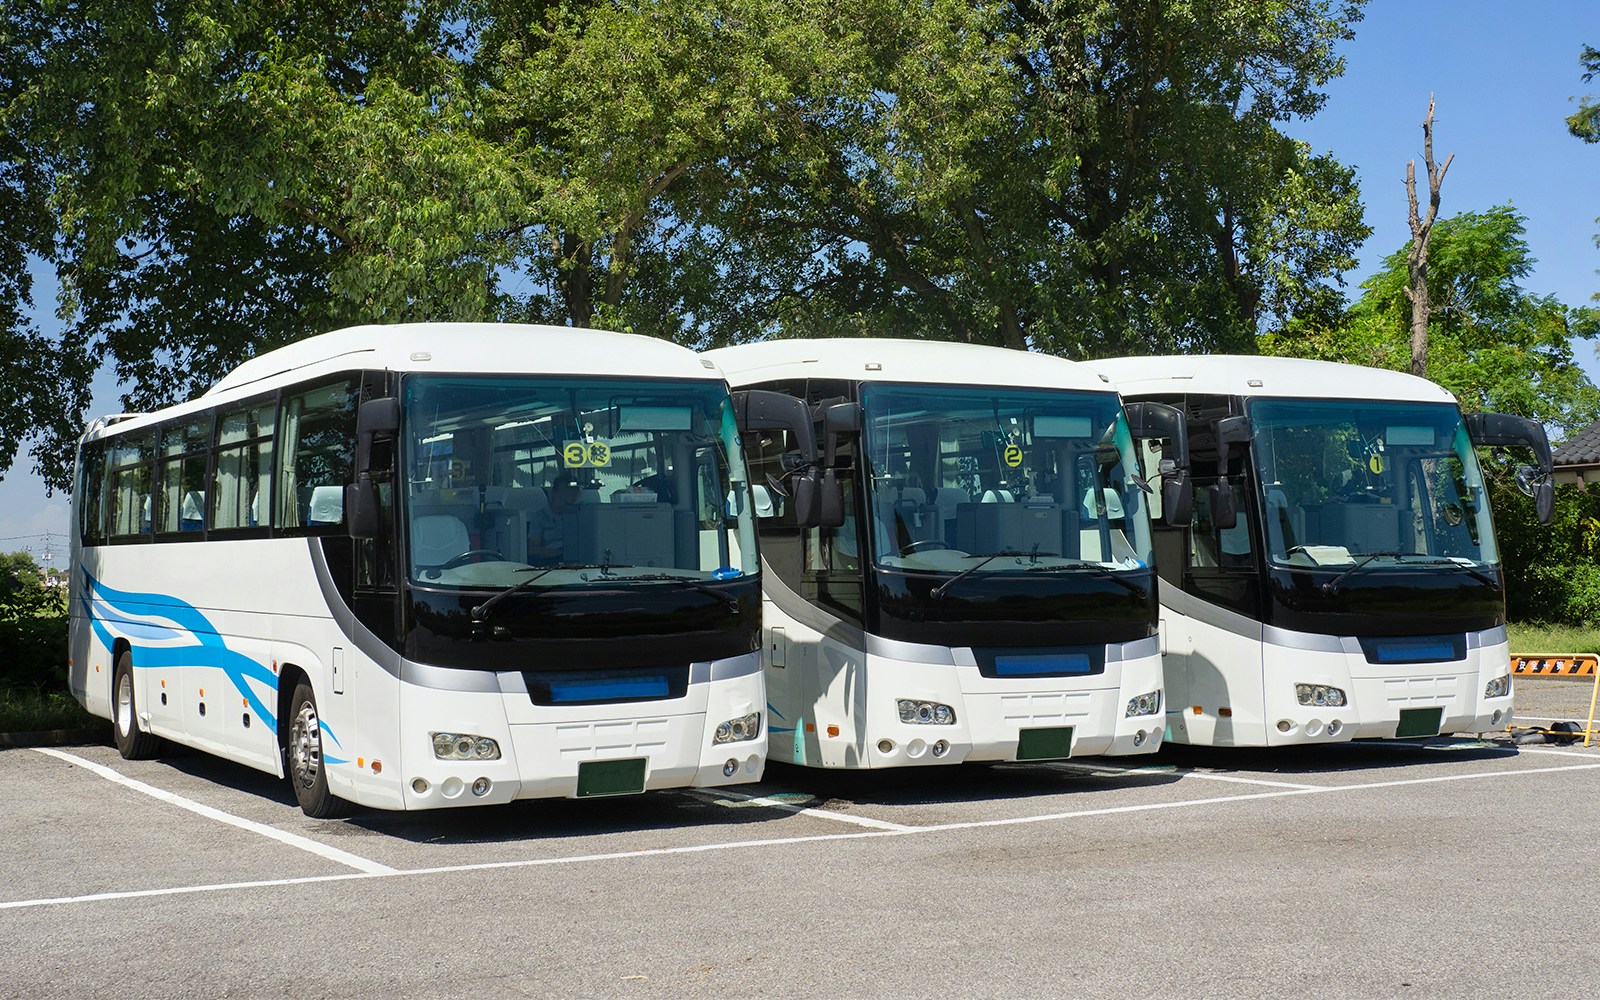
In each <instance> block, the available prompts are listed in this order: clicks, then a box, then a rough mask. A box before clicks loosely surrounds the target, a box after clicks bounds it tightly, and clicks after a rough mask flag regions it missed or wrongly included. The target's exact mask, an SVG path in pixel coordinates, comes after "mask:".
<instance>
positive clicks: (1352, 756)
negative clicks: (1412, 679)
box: [1156, 736, 1517, 775]
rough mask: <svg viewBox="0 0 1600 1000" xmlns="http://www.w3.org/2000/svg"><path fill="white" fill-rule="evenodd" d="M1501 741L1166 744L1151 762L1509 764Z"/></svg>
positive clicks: (1241, 768)
mask: <svg viewBox="0 0 1600 1000" xmlns="http://www.w3.org/2000/svg"><path fill="white" fill-rule="evenodd" d="M1516 757H1517V748H1516V747H1515V746H1513V745H1512V744H1511V743H1510V742H1509V741H1506V740H1484V739H1479V738H1478V737H1476V736H1460V737H1456V736H1439V737H1435V738H1433V739H1428V740H1354V741H1351V742H1349V743H1325V744H1321V745H1311V746H1294V747H1201V746H1186V745H1183V744H1177V743H1169V744H1167V745H1165V746H1163V747H1162V748H1161V751H1160V753H1159V754H1158V755H1157V757H1156V759H1157V760H1159V761H1161V762H1162V763H1166V764H1172V765H1176V766H1177V767H1180V768H1188V769H1191V770H1199V769H1204V770H1207V771H1218V772H1224V773H1228V774H1262V775H1284V774H1305V775H1312V774H1340V773H1342V772H1347V771H1379V770H1392V769H1397V768H1407V767H1419V766H1425V765H1429V764H1443V763H1446V762H1450V761H1454V762H1457V763H1462V762H1469V761H1495V760H1511V759H1515V758H1516Z"/></svg>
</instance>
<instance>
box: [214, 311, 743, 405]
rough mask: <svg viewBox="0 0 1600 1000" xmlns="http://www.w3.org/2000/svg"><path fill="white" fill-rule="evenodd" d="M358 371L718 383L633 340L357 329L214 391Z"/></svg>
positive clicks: (576, 331)
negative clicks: (642, 377) (285, 377)
mask: <svg viewBox="0 0 1600 1000" xmlns="http://www.w3.org/2000/svg"><path fill="white" fill-rule="evenodd" d="M352 368H369V369H381V370H388V371H439V372H516V373H529V374H551V375H655V376H667V377H672V376H676V377H678V378H716V377H720V375H721V373H720V372H716V371H714V370H712V369H709V368H707V367H706V366H705V365H704V364H703V363H701V362H700V361H699V359H697V358H696V357H695V354H694V352H693V351H690V350H689V349H688V348H686V347H679V346H678V345H677V344H674V343H671V342H670V341H665V340H660V339H658V338H655V337H643V336H639V335H637V334H631V333H612V332H610V331H607V330H588V329H584V328H581V327H569V326H534V325H531V324H525V323H397V324H392V325H377V324H373V325H368V326H352V327H348V328H346V329H343V330H335V331H333V332H332V333H324V334H322V335H320V336H316V337H308V338H307V339H305V340H301V341H296V342H295V343H293V344H289V345H288V346H286V347H280V348H278V349H277V350H275V351H269V352H267V353H266V354H263V355H260V356H259V357H255V358H251V359H250V360H249V361H246V362H245V363H244V364H242V365H240V366H239V367H237V368H235V369H234V370H233V371H231V372H229V373H228V374H227V375H226V376H224V377H223V378H222V380H221V381H219V382H218V383H217V384H216V385H214V386H212V387H211V389H210V390H209V391H208V392H207V393H206V395H208V396H209V395H214V394H220V393H224V392H227V391H228V390H231V389H237V388H241V387H244V386H248V385H251V384H253V383H256V382H261V381H263V380H265V379H270V378H273V377H275V376H278V375H289V374H292V375H293V376H294V377H295V378H296V379H299V378H301V377H304V376H306V375H314V374H317V373H320V372H324V371H326V372H334V371H347V370H349V369H352Z"/></svg>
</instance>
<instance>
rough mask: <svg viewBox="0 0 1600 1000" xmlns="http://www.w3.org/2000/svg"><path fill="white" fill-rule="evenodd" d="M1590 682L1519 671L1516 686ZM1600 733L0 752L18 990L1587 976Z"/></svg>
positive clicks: (369, 990) (896, 985) (1571, 981)
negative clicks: (1524, 675)
mask: <svg viewBox="0 0 1600 1000" xmlns="http://www.w3.org/2000/svg"><path fill="white" fill-rule="evenodd" d="M1590 692H1591V688H1590V687H1589V685H1587V684H1583V683H1579V682H1571V681H1542V680H1541V681H1532V680H1521V681H1519V682H1518V721H1519V722H1522V721H1525V720H1527V721H1533V722H1536V723H1537V722H1541V721H1549V720H1554V719H1572V718H1576V719H1578V720H1582V719H1583V718H1584V717H1585V715H1586V714H1587V709H1588V701H1589V695H1590ZM1597 778H1600V747H1596V748H1593V749H1585V748H1583V747H1582V746H1581V745H1568V746H1552V745H1543V746H1523V747H1517V746H1514V745H1513V744H1512V743H1511V742H1510V741H1509V740H1508V739H1506V738H1505V737H1504V735H1503V734H1501V735H1498V736H1491V737H1490V738H1486V739H1480V738H1477V737H1475V736H1472V735H1464V736H1458V737H1454V738H1448V739H1439V740H1433V741H1427V742H1425V743H1424V742H1412V743H1360V744H1345V745H1336V746H1330V747H1326V748H1317V749H1311V750H1305V751H1301V752H1296V753H1270V752H1265V751H1237V750H1235V751H1228V750H1196V749H1191V748H1169V749H1168V750H1164V751H1163V752H1162V753H1161V754H1160V755H1158V756H1156V757H1153V758H1123V759H1117V760H1111V759H1085V760H1075V761H1070V762H1064V763H1059V764H1030V765H1001V766H993V767H960V768H942V769H926V770H919V771H915V772H887V773H877V774H834V773H818V772H809V771H798V770H794V769H787V768H779V767H770V768H769V769H768V772H767V776H766V779H765V780H764V781H763V782H762V783H760V784H759V785H752V786H744V787H743V788H741V789H740V790H738V791H715V792H672V793H657V794H651V795H646V796H640V797H630V798H625V799H612V800H603V801H595V800H590V801H584V802H575V801H567V800H553V801H539V802H528V803H517V804H513V805H511V806H507V807H504V808H499V809H484V810H462V811H447V812H428V813H413V814H395V813H377V812H367V813H363V814H361V815H358V816H357V817H355V818H353V819H351V820H344V821H316V820H310V819H307V818H306V817H304V816H303V815H302V814H301V813H300V812H299V810H298V809H297V808H296V807H295V806H294V803H293V799H292V797H291V796H290V794H289V793H288V790H287V788H286V787H284V786H283V785H281V784H279V783H278V782H276V781H274V780H272V779H270V778H268V777H267V776H265V775H260V774H258V773H256V772H253V771H250V770H248V769H245V768H242V767H238V766H235V765H232V764H227V763H223V762H220V761H215V760H212V759H211V758H208V757H206V756H204V755H201V754H198V753H190V752H180V753H174V754H173V755H171V756H168V757H165V758H163V759H161V760H157V761H147V762H130V761H124V760H122V759H121V758H120V757H118V756H117V754H116V752H115V750H113V749H111V748H110V747H108V746H101V745H89V746H76V747H61V748H50V749H35V750H23V749H14V750H7V751H4V752H0V787H3V788H4V789H5V791H6V796H5V798H6V808H5V810H4V812H3V813H0V872H3V873H4V876H3V877H0V941H4V947H3V948H0V984H3V992H4V994H5V995H7V996H17V997H34V996H100V995H113V994H114V995H119V996H126V995H136V996H139V995H148V996H193V997H214V996H252V997H253V996H268V997H346V996H428V997H433V996H462V997H499V996H551V995H573V996H628V997H633V996H639V997H666V996H705V997H723V996H752V995H760V996H772V997H785V996H831V997H851V996H895V997H904V996H928V997H943V996H1102V995H1104V996H1138V997H1198V996H1217V995H1227V996H1231V997H1276V996H1283V995H1286V994H1294V995H1299V996H1329V997H1333V996H1338V997H1351V996H1371V997H1393V996H1401V995H1413V996H1418V997H1424V996H1426V997H1436V996H1475V997H1476V996H1482V995H1484V994H1485V993H1488V992H1491V991H1492V992H1495V993H1502V992H1508V991H1509V992H1511V993H1513V994H1521V995H1537V996H1547V995H1553V994H1555V993H1558V992H1567V991H1569V990H1583V989H1586V988H1588V987H1592V986H1593V985H1594V984H1595V983H1596V982H1597V981H1600V945H1597V944H1596V943H1595V938H1596V935H1594V934H1593V933H1592V928H1591V927H1590V926H1589V924H1590V921H1591V919H1592V912H1591V909H1592V901H1593V900H1595V899H1596V898H1597V895H1600V874H1597V872H1596V863H1597V861H1600V852H1597V850H1596V848H1595V841H1596V838H1597V835H1600V796H1597V795H1596V794H1595V793H1596V790H1597V788H1600V785H1597Z"/></svg>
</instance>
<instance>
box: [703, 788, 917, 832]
mask: <svg viewBox="0 0 1600 1000" xmlns="http://www.w3.org/2000/svg"><path fill="white" fill-rule="evenodd" d="M686 791H688V793H689V794H690V795H693V796H695V797H697V798H703V799H709V800H711V801H712V802H717V803H720V804H722V805H730V804H733V803H729V802H727V801H725V800H726V799H733V800H734V802H735V803H737V804H738V805H741V806H743V805H751V806H765V807H766V808H768V809H781V810H783V811H784V812H791V813H794V814H796V815H798V816H815V817H816V818H818V819H827V820H833V821H834V822H836V823H853V824H855V825H856V826H864V827H867V828H868V829H872V830H891V831H893V832H895V833H906V832H909V831H911V830H916V829H919V828H918V827H914V826H906V825H905V824H903V823H891V822H889V821H888V820H882V819H873V818H871V817H870V816H852V815H850V814H849V813H842V812H834V811H833V810H831V809H817V808H815V807H814V806H802V805H798V804H796V803H793V802H784V801H783V800H782V799H777V798H772V797H770V796H766V795H746V794H745V793H743V792H735V791H730V790H728V789H725V788H719V789H717V790H716V791H711V790H709V789H702V788H690V789H686ZM808 798H809V796H808Z"/></svg>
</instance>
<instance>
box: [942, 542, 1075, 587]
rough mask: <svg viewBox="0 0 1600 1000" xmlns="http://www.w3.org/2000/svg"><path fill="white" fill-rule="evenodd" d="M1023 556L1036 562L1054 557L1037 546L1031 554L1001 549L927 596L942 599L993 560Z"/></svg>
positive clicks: (953, 577)
mask: <svg viewBox="0 0 1600 1000" xmlns="http://www.w3.org/2000/svg"><path fill="white" fill-rule="evenodd" d="M1025 555H1032V556H1033V557H1034V559H1035V560H1037V559H1038V558H1039V556H1041V555H1046V556H1048V555H1054V553H1051V552H1040V551H1039V547H1038V546H1037V545H1036V546H1034V548H1033V552H1032V553H1028V552H1019V551H1018V550H1016V549H1003V550H1001V551H999V552H991V553H989V554H988V555H986V556H984V557H983V561H982V562H977V563H973V564H972V565H971V566H968V567H967V568H966V569H964V570H962V571H961V572H959V573H957V574H956V575H955V576H952V577H951V578H950V579H948V580H946V581H945V582H943V583H941V584H939V585H938V586H937V587H935V588H933V591H932V593H931V594H929V596H930V597H933V598H935V599H938V598H940V597H943V596H944V592H945V591H947V590H949V589H950V588H951V587H954V586H955V585H956V584H958V583H960V582H961V581H962V580H965V579H966V578H967V577H969V576H971V575H972V574H974V573H976V572H977V571H978V570H980V569H983V568H984V567H985V566H987V565H989V564H990V563H991V562H993V561H994V560H996V559H999V558H1000V557H1001V556H1025Z"/></svg>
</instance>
